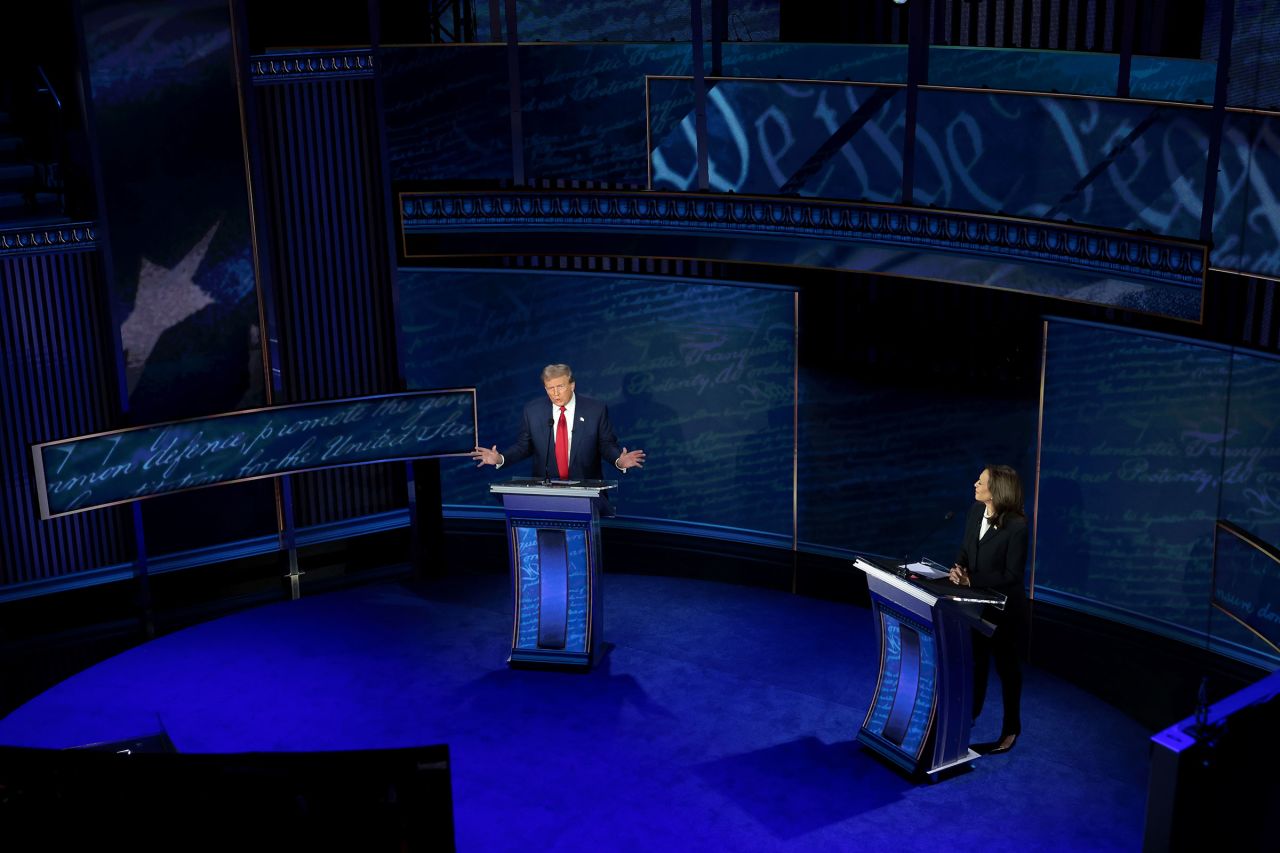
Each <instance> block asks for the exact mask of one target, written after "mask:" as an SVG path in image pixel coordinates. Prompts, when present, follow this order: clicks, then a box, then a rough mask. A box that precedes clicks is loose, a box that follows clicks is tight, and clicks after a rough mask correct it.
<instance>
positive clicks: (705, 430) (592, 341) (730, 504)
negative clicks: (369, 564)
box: [399, 269, 796, 541]
mask: <svg viewBox="0 0 1280 853" xmlns="http://www.w3.org/2000/svg"><path fill="white" fill-rule="evenodd" d="M399 281H400V317H401V323H402V329H403V338H404V349H405V371H404V372H405V377H406V379H407V381H408V382H409V384H410V385H411V386H413V387H418V388H429V387H440V383H446V384H456V383H460V382H465V383H466V384H468V385H472V384H474V385H475V386H476V399H477V406H478V408H479V418H480V429H479V432H480V442H481V443H482V444H484V445H485V446H491V445H495V444H496V445H497V446H498V448H499V449H500V450H501V449H502V448H503V447H506V446H507V445H508V444H510V443H511V442H512V441H514V439H515V437H516V434H517V431H518V430H519V427H520V417H521V410H522V409H523V407H524V404H525V403H526V402H528V401H529V400H533V399H538V398H539V397H542V396H544V392H543V390H542V382H541V380H540V379H539V372H540V371H541V370H542V367H543V366H544V365H545V364H548V363H552V362H565V363H568V364H570V365H572V366H573V369H574V374H575V378H576V381H577V393H579V394H581V395H583V396H586V397H593V398H595V399H598V400H601V401H603V402H604V403H606V404H607V405H608V406H609V414H610V417H611V419H612V421H613V424H614V428H615V429H616V431H617V433H618V439H619V441H620V443H622V444H623V445H625V446H626V447H627V448H637V447H639V448H643V449H644V450H645V451H646V453H647V454H648V461H647V462H646V464H645V468H644V470H643V471H641V472H632V473H629V474H626V475H622V474H621V473H619V474H618V475H617V479H618V480H619V481H620V482H621V485H622V488H621V494H620V500H619V507H618V509H619V513H620V514H621V515H625V516H629V517H649V518H658V519H665V520H674V521H685V522H694V523H701V524H711V525H718V526H722V527H731V528H745V529H746V530H748V531H754V532H760V533H765V534H773V535H775V536H780V537H785V538H786V540H787V541H789V540H790V537H791V535H792V509H791V507H792V470H793V463H792V454H793V449H794V446H795V429H794V412H795V404H796V388H795V371H796V347H795V336H796V330H795V300H796V296H795V294H794V293H793V292H792V291H790V290H787V289H779V288H758V287H744V286H725V285H715V284H704V283H698V282H692V281H669V280H663V281H650V280H645V279H639V278H628V277H623V276H616V275H572V274H564V273H498V272H492V273H485V272H461V271H457V272H455V271H442V270H408V269H403V270H401V271H400V275H399ZM548 405H550V404H548ZM528 465H529V463H528V462H525V463H522V464H520V465H517V466H512V469H511V470H508V469H505V468H504V469H503V470H501V471H495V470H494V469H492V468H488V469H485V470H484V471H476V470H474V465H473V463H471V462H469V461H458V462H447V461H446V462H444V463H442V477H443V480H444V484H443V494H444V501H445V503H446V504H451V505H455V506H459V505H463V506H481V507H492V506H494V501H493V498H492V497H491V496H490V495H489V491H488V489H489V483H491V482H493V481H496V480H505V479H507V478H509V477H512V476H528V473H529V468H528ZM608 473H610V472H609V471H608V469H606V474H608Z"/></svg>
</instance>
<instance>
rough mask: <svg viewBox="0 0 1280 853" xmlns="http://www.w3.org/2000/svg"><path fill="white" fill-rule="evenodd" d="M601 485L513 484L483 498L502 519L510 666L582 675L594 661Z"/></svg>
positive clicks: (598, 633)
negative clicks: (498, 507)
mask: <svg viewBox="0 0 1280 853" xmlns="http://www.w3.org/2000/svg"><path fill="white" fill-rule="evenodd" d="M614 488H617V484H616V483H606V482H603V481H599V480H580V481H558V480H551V481H549V482H547V481H544V480H537V479H514V480H509V481H507V482H505V483H495V484H494V485H492V486H490V487H489V491H490V492H492V493H493V494H495V495H500V496H501V498H502V507H503V509H504V510H505V511H506V516H507V549H508V553H509V554H510V562H511V587H512V594H513V600H514V613H513V616H512V630H511V656H510V657H509V658H507V662H508V663H509V664H510V665H511V666H513V667H519V666H524V667H537V668H555V669H576V670H586V669H590V668H591V666H592V665H593V664H594V663H595V662H596V660H597V659H598V658H599V655H600V646H601V637H602V636H603V633H604V632H603V630H602V617H603V612H602V608H601V605H600V519H601V518H602V517H603V518H607V517H609V516H610V515H612V509H611V507H610V504H609V499H608V492H609V490H610V489H614Z"/></svg>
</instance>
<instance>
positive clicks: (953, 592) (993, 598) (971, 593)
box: [854, 556, 1005, 608]
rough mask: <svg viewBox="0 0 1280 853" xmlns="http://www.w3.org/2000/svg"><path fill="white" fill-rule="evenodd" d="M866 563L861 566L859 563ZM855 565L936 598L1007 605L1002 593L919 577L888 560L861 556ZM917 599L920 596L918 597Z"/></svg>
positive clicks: (998, 605)
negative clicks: (874, 571)
mask: <svg viewBox="0 0 1280 853" xmlns="http://www.w3.org/2000/svg"><path fill="white" fill-rule="evenodd" d="M859 562H861V563H865V564H866V565H864V566H859V565H858V563H859ZM854 565H855V566H857V567H858V568H860V569H862V570H863V571H866V570H867V567H868V566H869V567H870V568H872V569H875V570H878V571H880V572H883V573H884V574H886V575H890V576H891V577H892V578H893V582H895V583H897V584H900V585H902V586H905V587H909V588H910V589H913V590H918V591H919V592H922V593H925V594H926V595H929V596H932V597H934V598H945V599H949V600H951V601H962V602H979V603H982V604H992V605H995V606H996V607H997V608H1003V607H1004V604H1005V596H1004V595H1003V594H1002V593H999V592H996V591H994V590H990V589H982V588H977V589H975V588H973V587H968V586H956V585H955V584H953V583H952V582H951V581H949V580H947V579H945V578H938V579H937V580H933V579H930V578H922V577H917V576H916V575H913V574H911V573H909V572H907V571H905V570H904V568H903V567H902V566H900V565H897V564H895V563H891V562H888V561H886V560H881V559H877V558H875V557H867V556H860V557H858V559H857V560H856V561H854ZM916 597H917V598H919V597H920V596H919V595H917V596H916Z"/></svg>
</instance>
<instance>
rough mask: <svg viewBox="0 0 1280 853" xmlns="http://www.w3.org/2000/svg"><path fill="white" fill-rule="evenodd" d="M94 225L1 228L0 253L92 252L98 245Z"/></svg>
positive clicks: (88, 223)
mask: <svg viewBox="0 0 1280 853" xmlns="http://www.w3.org/2000/svg"><path fill="white" fill-rule="evenodd" d="M95 229H96V226H95V224H94V223H92V222H68V223H64V224H61V225H43V226H35V227H27V228H14V229H11V230H8V231H0V257H3V256H5V255H32V254H61V253H63V252H92V251H94V250H95V249H97V248H98V234H97V231H96V230H95Z"/></svg>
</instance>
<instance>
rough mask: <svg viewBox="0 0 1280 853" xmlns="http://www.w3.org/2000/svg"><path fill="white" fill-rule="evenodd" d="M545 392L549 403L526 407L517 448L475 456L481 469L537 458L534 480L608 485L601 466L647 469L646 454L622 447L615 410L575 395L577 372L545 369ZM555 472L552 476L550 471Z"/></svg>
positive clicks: (486, 450) (485, 451)
mask: <svg viewBox="0 0 1280 853" xmlns="http://www.w3.org/2000/svg"><path fill="white" fill-rule="evenodd" d="M542 387H543V388H544V389H545V390H546V392H547V399H546V400H542V399H538V400H533V401H531V402H530V403H528V404H526V405H525V407H524V414H523V417H522V418H521V422H520V435H519V436H518V437H517V438H516V441H515V444H513V445H511V446H510V447H508V448H507V449H506V450H504V451H502V452H501V453H499V452H498V445H496V444H495V445H494V446H493V447H491V448H485V447H477V448H476V449H475V451H474V452H473V453H472V454H471V458H472V459H474V460H475V461H476V467H477V468H479V467H483V466H485V465H494V466H496V467H498V468H501V467H502V466H503V465H506V464H507V463H513V464H514V463H516V462H520V461H521V460H523V459H527V458H529V457H533V476H535V477H551V478H552V479H559V480H603V479H604V472H603V467H602V465H601V462H607V463H609V464H610V465H612V466H613V467H614V468H616V469H617V470H619V471H622V472H623V473H624V474H625V473H626V472H627V470H628V469H630V468H642V467H644V451H643V450H627V449H626V448H625V447H619V446H618V439H617V436H615V435H614V434H613V425H612V424H611V423H610V422H609V407H608V406H606V405H605V404H604V403H601V402H600V401H599V400H592V399H591V398H589V397H579V396H577V395H576V394H574V387H575V386H574V381H573V370H572V368H570V367H569V365H567V364H548V365H547V366H546V367H544V368H542ZM548 466H550V471H549V472H548V470H547V468H548Z"/></svg>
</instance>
